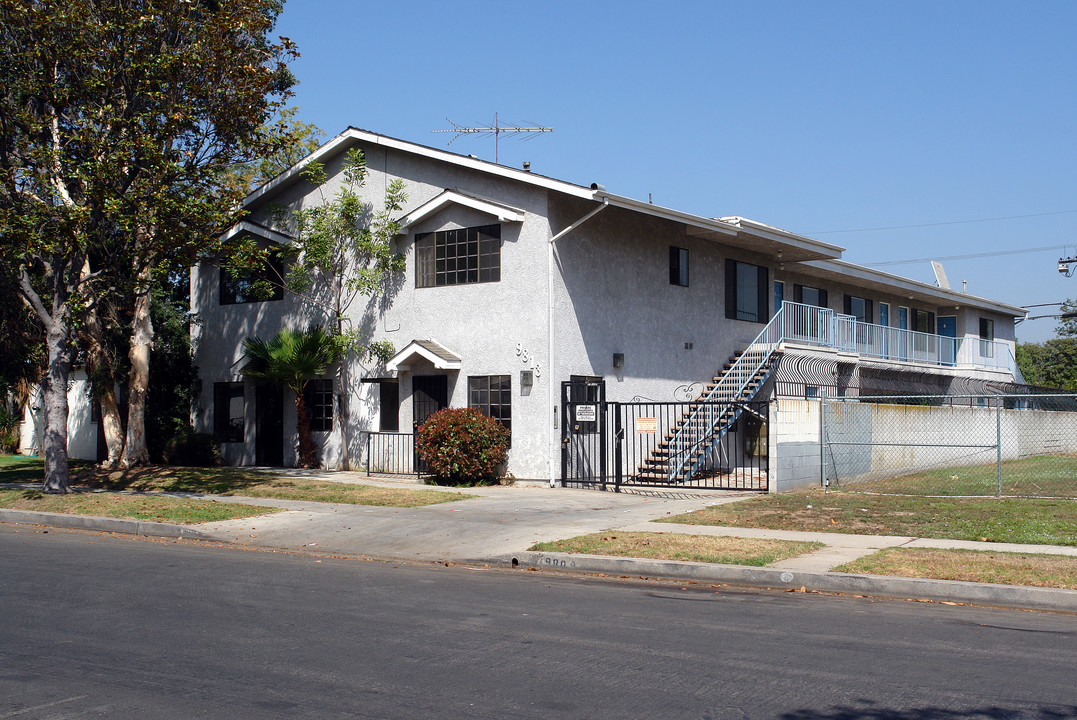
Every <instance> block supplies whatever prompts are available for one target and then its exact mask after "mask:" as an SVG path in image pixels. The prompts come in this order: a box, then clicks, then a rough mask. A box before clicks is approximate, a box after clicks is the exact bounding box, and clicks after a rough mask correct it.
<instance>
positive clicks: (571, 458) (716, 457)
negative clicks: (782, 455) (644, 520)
mask: <svg viewBox="0 0 1077 720" xmlns="http://www.w3.org/2000/svg"><path fill="white" fill-rule="evenodd" d="M572 385H574V384H573V383H565V384H564V386H565V387H564V389H563V395H562V418H561V420H562V436H561V481H562V484H564V485H566V486H568V487H585V488H597V489H603V490H620V489H621V488H628V487H655V488H670V487H676V488H692V489H722V490H728V489H737V490H767V488H768V471H769V463H768V461H769V455H768V447H767V444H768V443H767V430H768V419H769V405H768V404H767V403H766V402H765V401H759V402H748V403H701V402H668V403H657V402H634V403H619V402H606V401H604V400H603V399H601V395H602V394H601V393H599V392H590V393H588V392H585V391H583V390H581V389H580V388H579V387H572Z"/></svg>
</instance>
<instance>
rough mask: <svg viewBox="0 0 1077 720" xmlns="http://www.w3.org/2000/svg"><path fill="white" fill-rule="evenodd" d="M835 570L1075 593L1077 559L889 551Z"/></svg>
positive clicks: (975, 552) (977, 552) (929, 550)
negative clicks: (1024, 586)
mask: <svg viewBox="0 0 1077 720" xmlns="http://www.w3.org/2000/svg"><path fill="white" fill-rule="evenodd" d="M834 569H835V570H836V571H838V572H849V573H861V574H866V575H891V576H897V577H915V578H933V579H935V580H965V581H968V582H981V583H994V584H997V585H1028V586H1031V587H1044V588H1060V589H1065V590H1077V558H1074V557H1069V556H1065V555H1041V554H1033V553H1009V552H994V551H991V550H942V549H935V548H888V549H885V550H880V551H879V552H877V553H874V554H872V555H868V556H866V557H862V558H859V559H857V560H854V561H853V562H850V563H846V564H844V565H840V566H838V567H836V568H834Z"/></svg>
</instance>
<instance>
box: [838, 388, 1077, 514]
mask: <svg viewBox="0 0 1077 720" xmlns="http://www.w3.org/2000/svg"><path fill="white" fill-rule="evenodd" d="M822 410H823V411H822V418H821V421H820V424H821V430H822V435H823V475H822V478H823V482H824V483H825V484H827V485H828V486H830V487H832V488H840V489H842V490H845V491H856V492H871V493H880V494H900V495H920V496H947V497H958V496H968V497H980V496H994V497H1041V498H1077V395H1075V394H1058V395H965V396H950V395H947V396H943V395H917V396H876V397H857V398H837V399H827V400H825V401H824V402H823V409H822Z"/></svg>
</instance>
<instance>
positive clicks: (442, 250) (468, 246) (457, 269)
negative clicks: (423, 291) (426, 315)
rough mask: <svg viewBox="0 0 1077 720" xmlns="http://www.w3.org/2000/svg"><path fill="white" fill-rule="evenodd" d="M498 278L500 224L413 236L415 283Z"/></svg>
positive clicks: (428, 284)
mask: <svg viewBox="0 0 1077 720" xmlns="http://www.w3.org/2000/svg"><path fill="white" fill-rule="evenodd" d="M500 280H501V226H500V225H484V226H482V227H473V228H461V229H459V230H440V231H438V232H435V233H420V234H419V235H416V236H415V286H416V287H421V288H427V287H441V286H442V285H465V284H470V283H480V282H499V281H500Z"/></svg>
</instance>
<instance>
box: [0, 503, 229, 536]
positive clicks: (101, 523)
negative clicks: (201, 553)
mask: <svg viewBox="0 0 1077 720" xmlns="http://www.w3.org/2000/svg"><path fill="white" fill-rule="evenodd" d="M0 522H5V523H18V524H21V525H48V526H49V527H57V528H71V529H76V530H97V531H100V532H114V533H127V534H129V535H142V536H145V537H164V538H190V539H194V540H216V538H214V537H213V536H211V535H207V534H206V533H204V532H202V531H201V530H195V529H193V528H190V527H187V526H185V525H173V524H171V523H162V522H144V521H142V520H124V519H121V518H108V517H98V516H96V515H66V514H64V513H49V512H39V511H37V510H0Z"/></svg>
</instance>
